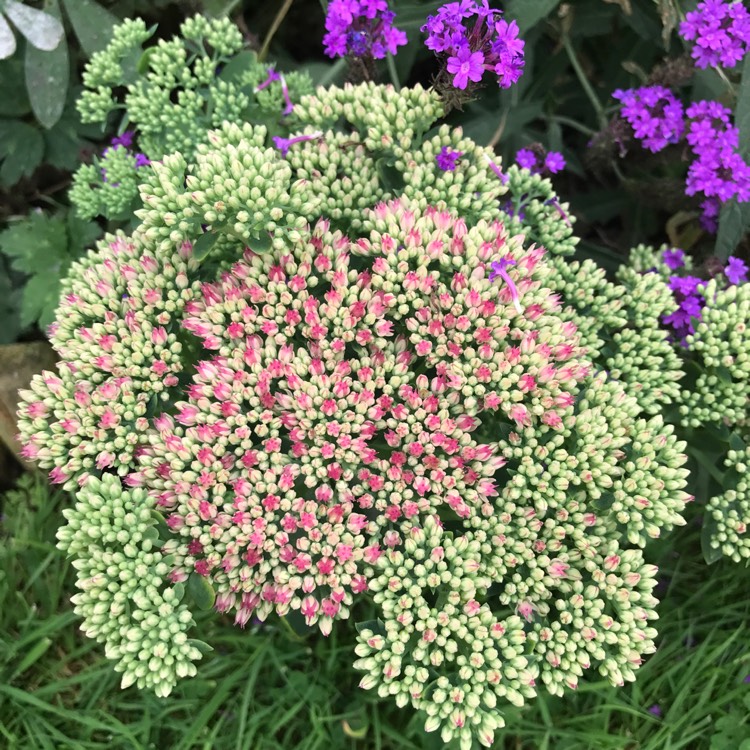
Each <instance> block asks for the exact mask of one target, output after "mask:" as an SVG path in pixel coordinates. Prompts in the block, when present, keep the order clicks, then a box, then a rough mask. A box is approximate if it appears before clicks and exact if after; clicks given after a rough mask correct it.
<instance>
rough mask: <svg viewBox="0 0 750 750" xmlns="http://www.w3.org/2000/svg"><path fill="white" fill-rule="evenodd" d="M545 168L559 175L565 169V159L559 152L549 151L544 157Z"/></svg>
mask: <svg viewBox="0 0 750 750" xmlns="http://www.w3.org/2000/svg"><path fill="white" fill-rule="evenodd" d="M544 166H545V168H546V169H547V170H548V171H549V172H551V173H552V174H557V173H558V172H562V170H563V169H565V157H564V156H563V155H562V154H561V153H559V152H558V151H549V152H548V153H547V156H545V157H544Z"/></svg>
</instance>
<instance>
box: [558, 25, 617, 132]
mask: <svg viewBox="0 0 750 750" xmlns="http://www.w3.org/2000/svg"><path fill="white" fill-rule="evenodd" d="M562 43H563V47H564V48H565V52H566V54H567V55H568V59H569V60H570V64H571V65H572V66H573V70H574V71H575V74H576V76H577V77H578V82H579V83H580V84H581V88H583V90H584V92H585V93H586V96H588V98H589V101H590V102H591V106H592V107H593V108H594V111H595V112H596V117H597V119H598V120H599V127H600V128H604V127H605V126H606V125H607V118H606V117H605V115H604V107H603V106H602V103H601V102H600V101H599V98H598V97H597V95H596V92H595V91H594V89H593V87H592V86H591V83H589V80H588V78H586V74H585V73H584V71H583V68H582V67H581V63H580V61H579V60H578V57H576V53H575V50H574V49H573V45H572V44H571V43H570V37H568V35H567V34H564V35H563V38H562Z"/></svg>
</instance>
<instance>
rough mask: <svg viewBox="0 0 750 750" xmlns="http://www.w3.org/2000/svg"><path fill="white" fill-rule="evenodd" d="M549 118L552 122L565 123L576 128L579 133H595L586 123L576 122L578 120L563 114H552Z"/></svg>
mask: <svg viewBox="0 0 750 750" xmlns="http://www.w3.org/2000/svg"><path fill="white" fill-rule="evenodd" d="M550 119H551V120H552V121H553V122H557V123H560V125H567V126H568V127H569V128H573V129H574V130H577V131H579V132H580V133H584V134H585V135H589V136H591V135H596V130H594V129H593V128H590V127H588V126H587V125H584V124H583V123H581V122H578V120H574V119H573V118H572V117H565V116H564V115H553V116H552V117H551V118H550Z"/></svg>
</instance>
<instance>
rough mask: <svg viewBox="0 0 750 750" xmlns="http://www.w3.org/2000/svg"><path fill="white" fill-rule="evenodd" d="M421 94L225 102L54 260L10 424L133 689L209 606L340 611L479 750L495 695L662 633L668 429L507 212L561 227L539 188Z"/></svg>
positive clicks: (400, 681) (174, 668)
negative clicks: (240, 112) (272, 121)
mask: <svg viewBox="0 0 750 750" xmlns="http://www.w3.org/2000/svg"><path fill="white" fill-rule="evenodd" d="M373 102H377V103H378V106H373ZM439 114H440V103H439V100H438V99H437V98H436V96H435V95H434V94H433V93H432V92H429V91H424V90H421V89H412V90H408V89H405V90H403V91H402V92H396V91H395V90H394V89H393V88H391V87H376V86H374V85H373V84H365V85H361V86H357V87H354V86H346V87H344V88H342V89H337V88H333V89H329V90H326V91H324V90H321V91H319V92H318V93H317V95H315V96H310V97H303V98H302V100H301V102H300V103H299V104H298V105H297V106H295V112H294V115H293V116H294V118H295V123H296V124H297V127H298V130H297V133H296V134H294V135H292V136H290V137H289V138H286V137H284V136H277V137H276V139H275V140H274V141H273V142H274V144H275V148H274V149H269V148H267V147H266V141H267V137H268V132H267V130H266V129H265V127H264V126H262V125H251V124H244V125H242V126H240V125H237V124H226V125H224V126H222V128H220V129H219V130H214V131H211V132H209V133H208V134H207V136H206V138H205V139H204V141H203V143H202V144H200V145H197V146H196V148H195V150H194V152H193V154H192V155H186V154H179V153H177V154H173V155H171V156H167V157H165V158H163V159H162V160H161V163H160V164H152V165H151V166H149V167H148V168H147V169H146V172H145V173H144V174H145V177H144V182H143V185H142V186H141V200H142V202H143V208H142V209H141V210H139V211H138V216H139V219H140V222H141V223H140V225H139V226H138V228H137V229H136V231H135V232H134V233H132V234H131V235H129V236H126V235H124V234H119V235H109V236H108V237H106V238H105V239H104V240H103V241H101V242H100V243H99V245H98V247H97V248H96V249H95V250H93V251H92V252H91V253H90V254H89V256H88V257H87V258H86V259H85V260H83V261H81V262H79V263H78V264H76V265H75V266H74V267H73V268H72V269H71V272H70V274H69V277H68V279H67V281H66V282H65V290H64V293H63V296H62V298H61V307H60V310H59V313H58V319H57V323H56V326H55V327H54V328H53V333H52V342H53V345H54V346H55V348H56V349H57V351H58V352H59V354H60V357H61V362H60V365H59V367H58V372H57V373H56V374H53V373H43V374H41V375H39V376H37V377H35V378H34V380H33V382H32V385H31V388H30V389H29V390H28V391H25V392H23V393H22V404H21V407H20V413H19V416H20V422H19V427H20V431H21V435H22V439H23V441H24V443H25V445H26V448H25V454H26V456H27V457H28V458H32V459H35V460H37V461H38V462H39V464H40V465H41V466H43V467H44V468H47V469H49V470H50V475H51V477H52V479H53V480H54V481H56V482H59V483H62V484H63V485H64V486H66V487H67V488H69V489H71V490H73V491H74V492H75V493H76V497H77V501H76V504H75V506H74V507H73V508H72V509H71V510H70V511H69V512H68V514H67V516H68V525H67V526H66V527H65V528H63V529H61V531H60V544H61V546H62V547H63V548H64V549H66V550H68V551H69V552H70V553H71V554H73V555H74V557H75V558H76V563H75V565H76V566H77V567H78V569H79V571H80V572H81V576H80V578H79V589H80V592H79V594H77V596H76V608H77V611H78V612H79V614H81V615H82V616H83V617H84V620H85V629H86V632H88V633H89V634H90V635H92V636H93V637H96V638H98V639H100V640H101V641H103V642H104V644H105V649H106V653H107V654H108V655H109V656H110V657H111V658H112V659H113V660H115V661H116V664H117V668H118V669H120V670H122V671H123V678H124V679H123V684H124V685H127V684H130V683H132V682H136V683H137V684H139V685H141V686H143V687H151V688H154V689H155V690H156V691H157V692H158V693H159V694H160V695H165V694H168V693H169V691H170V690H171V689H172V687H173V686H174V684H175V683H176V682H177V680H178V679H180V678H181V677H184V676H188V675H189V674H191V673H193V671H194V669H195V665H194V662H195V661H196V660H198V659H199V658H200V656H201V654H202V647H201V645H200V644H199V643H195V642H193V640H192V639H191V638H190V633H189V632H188V629H189V628H190V626H191V612H193V611H194V610H195V609H196V608H199V607H200V606H204V605H206V604H208V605H209V606H210V605H211V603H213V606H214V607H215V609H216V610H217V611H218V612H221V613H226V614H227V615H230V616H231V617H232V618H233V619H234V622H235V623H236V624H237V625H238V626H240V627H242V626H244V625H245V624H246V623H247V622H248V621H249V619H250V618H251V617H252V616H256V617H258V618H260V619H267V618H270V617H288V616H291V615H292V613H298V616H299V617H301V618H302V619H303V620H304V622H305V624H306V625H307V626H308V627H310V628H316V629H319V630H320V631H321V632H322V633H323V634H328V633H330V632H331V630H332V629H333V628H339V629H341V628H343V629H347V628H351V627H352V626H351V625H349V623H348V622H346V621H347V620H348V619H349V618H350V615H351V613H352V611H353V607H354V606H355V605H356V606H357V608H358V611H359V612H362V613H368V614H367V615H366V616H367V617H369V620H367V621H366V622H365V623H362V624H360V626H359V634H358V636H357V645H356V648H355V654H353V657H352V658H353V664H354V666H355V668H356V669H357V670H359V671H361V672H362V675H363V676H362V682H361V685H362V687H363V688H365V689H373V690H377V692H378V694H379V695H381V696H383V697H387V696H392V697H393V698H394V699H395V701H396V702H397V703H398V705H401V706H405V705H407V704H409V705H411V706H412V707H413V709H416V710H419V711H421V712H422V713H423V716H424V718H425V722H426V724H425V726H426V729H427V730H438V729H439V730H440V732H441V736H442V738H443V740H444V741H446V742H447V741H449V740H451V739H452V738H455V739H457V740H458V741H459V743H460V745H461V746H462V747H470V746H471V744H472V742H473V741H474V739H477V740H479V741H480V742H481V743H482V744H484V745H487V746H488V745H489V744H490V743H491V742H492V736H493V731H494V730H495V729H497V728H498V727H501V726H502V725H503V707H504V706H505V705H507V704H508V703H510V704H513V705H520V704H521V703H523V702H524V701H525V700H528V699H532V698H533V697H534V695H535V694H536V693H537V691H538V690H540V689H545V690H547V691H549V692H551V693H553V694H556V695H557V694H561V693H562V692H563V691H564V690H565V689H567V688H574V687H575V686H576V685H577V684H578V682H579V680H580V679H581V678H583V677H584V676H585V674H586V673H587V672H589V671H592V670H593V671H595V672H596V673H597V674H599V675H601V676H603V677H605V678H606V679H608V680H609V681H611V682H612V683H614V684H622V683H623V682H624V681H626V680H632V679H634V676H635V669H636V668H637V667H638V665H639V664H640V663H641V661H642V659H643V658H644V656H645V655H647V654H648V653H650V652H652V651H653V650H654V637H655V635H656V631H655V630H654V628H653V625H652V622H653V620H654V618H655V617H656V613H655V606H656V604H657V601H656V599H655V598H654V596H653V595H652V589H653V587H654V586H655V583H656V579H655V574H656V569H655V568H654V567H653V566H651V565H649V564H648V563H647V561H646V560H645V559H644V555H643V551H642V550H643V547H645V545H646V543H647V541H648V540H649V539H653V538H655V537H658V536H659V535H660V534H662V533H663V532H666V531H668V530H670V529H671V528H673V527H674V526H675V525H679V524H682V523H683V519H682V516H681V513H682V511H683V508H684V505H685V502H686V500H687V499H688V496H687V495H686V493H685V492H684V491H683V487H684V485H685V475H686V473H687V472H686V470H685V469H684V468H682V464H683V463H684V461H685V457H684V455H683V454H682V451H683V449H684V444H683V443H681V442H680V441H678V440H677V439H676V437H675V435H674V431H673V429H672V428H671V427H670V426H669V425H666V424H665V423H664V421H663V419H662V418H661V416H659V415H658V414H656V415H646V416H643V415H642V411H643V410H642V408H641V406H640V405H639V402H638V399H637V397H636V396H635V395H634V394H632V393H631V392H629V389H628V387H627V383H622V382H620V381H618V380H617V379H615V378H613V377H611V376H610V375H608V374H607V373H606V372H604V370H603V368H602V367H601V366H600V365H599V364H598V363H597V361H596V360H595V359H594V358H592V356H591V355H590V354H589V353H588V352H587V348H586V346H584V345H582V343H581V339H580V338H579V335H578V332H577V329H576V325H575V323H574V322H573V319H572V313H571V312H570V310H569V309H568V308H567V307H563V302H562V299H561V294H560V292H559V291H558V287H560V285H561V282H560V272H559V270H558V268H557V267H556V265H555V263H554V262H553V261H554V256H552V258H553V260H552V261H550V260H549V258H550V256H549V255H548V254H547V253H546V252H545V250H544V248H542V247H541V246H539V245H537V244H535V243H534V242H533V241H532V240H530V239H529V237H528V236H527V233H526V232H525V231H524V223H523V222H524V221H528V222H529V224H530V225H531V228H530V229H529V233H531V232H536V233H537V235H538V236H542V235H543V236H546V237H549V238H550V239H551V240H552V239H556V241H557V242H558V243H559V244H558V247H559V248H561V252H568V251H569V249H570V247H572V244H573V240H572V239H571V234H572V231H570V232H569V229H570V226H569V225H570V221H569V219H568V218H567V217H566V215H565V210H566V209H565V207H564V206H563V205H561V204H559V203H558V201H557V198H556V196H554V195H553V194H550V193H549V190H550V188H549V183H542V182H539V181H536V180H534V179H532V178H525V177H524V175H523V174H521V173H520V172H519V173H517V174H516V175H515V176H514V177H512V178H511V180H510V181H509V179H508V177H507V175H505V174H504V173H503V172H502V171H500V167H499V165H498V164H496V163H495V162H494V161H493V159H494V156H493V155H492V154H491V152H490V151H489V150H488V149H484V148H482V147H480V146H478V145H476V144H475V143H473V142H472V141H471V140H470V139H468V138H465V137H464V136H463V134H462V133H461V131H460V130H458V129H454V130H450V129H448V128H447V127H445V126H443V127H439V128H438V129H436V130H435V129H432V130H431V126H432V123H433V121H434V120H435V119H436V118H437V117H438V116H439ZM513 185H522V187H520V188H516V190H517V191H519V190H522V191H525V192H516V193H513V192H512V186H513ZM532 193H533V196H532ZM537 194H538V195H537ZM524 196H525V197H524ZM548 196H549V197H548ZM550 197H551V198H552V200H550ZM509 201H510V202H511V203H514V202H515V208H514V210H513V216H514V217H515V223H514V218H513V217H511V216H509V214H508V213H507V212H506V209H504V208H503V207H504V206H505V205H506V204H507V203H508V202H509ZM522 204H523V206H529V210H528V212H527V213H526V212H524V211H523V210H521V209H522V207H523V206H522ZM527 216H528V219H527V218H526V217H527ZM554 217H557V218H558V219H559V224H558V225H555V224H554V221H555V219H554ZM508 225H510V226H511V227H512V230H510V231H509V226H508ZM551 244H552V243H551ZM627 320H628V319H627V318H626V317H623V318H622V320H621V321H619V319H618V321H619V322H618V324H619V323H620V322H621V323H622V326H623V327H625V326H626V325H627ZM110 576H113V577H114V579H113V580H112V579H110ZM110 610H111V611H113V612H114V614H115V616H114V617H113V618H110V619H109V620H107V621H104V620H103V619H102V616H103V614H104V613H105V612H107V611H110Z"/></svg>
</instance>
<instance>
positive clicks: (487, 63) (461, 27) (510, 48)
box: [422, 0, 524, 90]
mask: <svg viewBox="0 0 750 750" xmlns="http://www.w3.org/2000/svg"><path fill="white" fill-rule="evenodd" d="M500 13H501V12H500V11H499V10H495V9H493V8H490V7H489V6H488V4H487V0H482V2H481V3H478V2H477V1H476V0H460V2H452V3H446V4H445V5H443V6H442V7H440V8H438V11H437V14H436V15H434V16H428V18H427V22H426V23H425V24H424V26H422V32H423V33H425V34H426V35H427V39H426V41H425V45H426V46H427V48H428V49H431V50H432V51H433V52H435V53H437V54H441V55H444V56H445V58H446V61H447V70H448V72H449V73H452V74H453V75H454V76H455V77H454V79H453V85H454V86H455V87H456V88H458V89H462V90H464V89H466V88H467V87H468V85H469V81H471V82H472V83H479V82H480V81H481V80H482V77H483V76H484V73H485V71H492V72H494V73H495V75H496V76H497V83H498V85H499V86H500V87H501V88H505V89H507V88H509V87H510V86H512V85H513V84H514V83H515V82H516V81H517V80H518V79H519V78H520V77H521V74H522V73H523V66H524V42H523V40H522V39H519V38H518V32H519V30H518V24H517V23H516V22H515V21H511V22H510V23H509V22H507V21H504V20H501V19H500V18H499V16H500Z"/></svg>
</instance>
